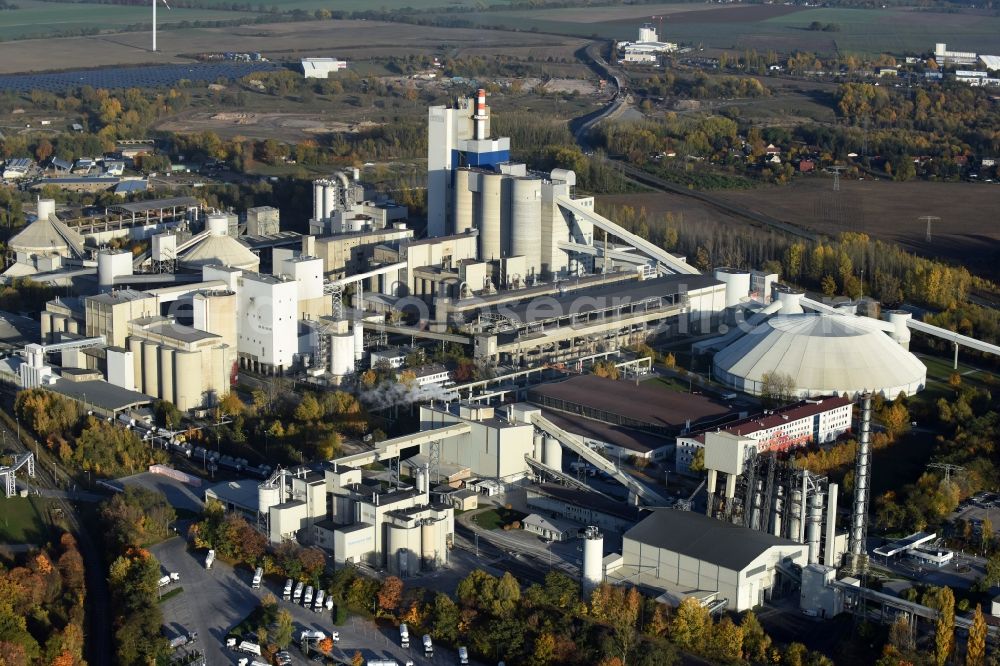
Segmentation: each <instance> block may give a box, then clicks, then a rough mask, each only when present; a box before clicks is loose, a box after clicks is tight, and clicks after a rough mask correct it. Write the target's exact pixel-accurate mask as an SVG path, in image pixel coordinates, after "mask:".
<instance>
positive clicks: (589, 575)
mask: <svg viewBox="0 0 1000 666" xmlns="http://www.w3.org/2000/svg"><path fill="white" fill-rule="evenodd" d="M603 582H604V535H603V534H601V530H599V529H598V528H597V527H595V526H593V525H591V526H590V527H587V528H586V529H585V530H584V531H583V587H584V589H586V590H592V589H593V588H595V587H597V586H598V585H600V584H601V583H603Z"/></svg>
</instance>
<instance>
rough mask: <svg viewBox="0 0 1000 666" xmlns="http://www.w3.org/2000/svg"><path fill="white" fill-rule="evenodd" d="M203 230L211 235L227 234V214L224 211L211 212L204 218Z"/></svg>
mask: <svg viewBox="0 0 1000 666" xmlns="http://www.w3.org/2000/svg"><path fill="white" fill-rule="evenodd" d="M205 231H207V232H208V233H209V234H211V235H212V236H228V235H229V216H228V215H226V214H225V213H212V214H211V215H209V216H208V218H207V219H206V220H205Z"/></svg>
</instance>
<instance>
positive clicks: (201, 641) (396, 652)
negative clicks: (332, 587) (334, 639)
mask: <svg viewBox="0 0 1000 666" xmlns="http://www.w3.org/2000/svg"><path fill="white" fill-rule="evenodd" d="M152 551H153V554H154V555H156V557H157V558H158V559H159V560H160V564H161V566H162V567H163V569H164V570H165V571H166V572H176V573H179V574H180V581H178V582H177V583H172V584H171V585H170V586H168V587H166V588H164V592H167V591H169V590H170V589H171V588H172V587H173V586H176V585H180V586H181V587H183V588H184V591H183V592H182V593H181V594H179V595H177V596H175V597H172V598H170V599H168V600H167V601H165V602H164V603H163V617H164V624H165V625H166V627H167V632H168V636H169V637H173V636H176V635H179V634H181V633H185V632H192V631H196V632H198V642H197V643H196V644H195V646H194V647H195V648H196V649H198V650H200V651H201V652H202V654H203V655H205V659H206V663H207V664H209V665H210V666H221V665H223V664H232V665H235V664H236V662H237V660H238V659H239V658H240V656H241V655H239V654H237V653H235V652H233V651H232V650H229V649H227V648H226V643H225V639H226V634H227V633H228V632H229V630H230V629H232V627H233V626H235V625H236V624H237V623H239V622H240V621H241V620H243V618H245V617H246V616H247V615H249V614H250V612H251V611H252V610H253V609H254V608H256V607H257V605H258V604H259V603H260V599H261V598H262V597H263V596H264V594H266V593H267V592H271V593H272V594H274V596H276V597H277V598H278V599H279V602H278V603H279V604H281V607H282V608H287V609H288V610H290V611H291V613H292V617H293V618H294V619H295V635H296V637H298V634H299V632H300V631H301V630H302V629H318V630H320V631H322V632H324V633H326V634H329V633H330V632H331V631H333V630H336V631H339V632H340V643H339V645H338V646H337V648H335V649H334V656H335V657H336V658H338V659H340V660H342V661H345V662H348V663H349V662H350V660H351V657H352V656H353V655H354V652H355V651H356V650H359V651H360V652H361V654H362V655H363V656H364V658H365V660H366V661H367V660H369V659H375V658H385V659H395V660H396V661H397V662H399V664H400V666H403V665H404V664H405V663H406V660H407V659H412V660H413V661H414V663H415V664H417V665H418V666H427V665H429V664H435V665H438V666H444V665H445V664H457V663H458V657H457V655H456V654H455V653H454V652H451V651H449V650H445V649H443V648H442V647H440V646H439V647H437V648H436V649H435V653H434V658H433V659H425V658H424V657H423V650H422V649H421V646H420V637H419V636H412V635H411V637H410V648H409V649H408V650H404V649H403V648H401V647H400V646H399V634H398V632H397V630H396V629H395V628H394V627H381V626H377V625H376V624H375V623H373V622H370V621H367V620H364V619H362V618H358V617H352V618H350V620H349V621H348V622H347V623H345V624H344V625H342V626H339V627H336V628H335V627H334V626H333V622H332V620H331V617H330V613H329V611H323V612H321V613H314V612H312V611H311V610H306V609H305V608H303V607H302V606H299V605H295V604H292V603H289V602H285V601H281V592H282V588H283V587H284V580H281V581H277V580H268V581H265V585H264V586H262V587H261V589H259V590H252V589H250V581H251V579H252V578H253V573H252V572H251V571H249V570H247V569H243V568H237V569H233V567H231V566H229V565H228V564H226V563H225V562H220V561H218V560H216V562H215V564H214V565H213V566H212V569H211V570H206V569H205V562H204V552H203V551H189V550H187V543H186V542H185V541H184V540H183V539H181V538H179V537H176V538H173V539H170V540H168V541H165V542H163V543H161V544H158V545H157V546H154V547H153V549H152ZM296 646H297V643H295V644H293V645H292V646H290V647H289V650H288V651H289V652H290V653H291V654H292V657H293V659H294V662H295V663H296V664H298V665H300V666H303V665H306V664H309V665H310V666H312V664H311V663H310V662H309V660H308V659H307V658H306V657H305V655H303V654H302V652H301V651H299V649H298V647H296Z"/></svg>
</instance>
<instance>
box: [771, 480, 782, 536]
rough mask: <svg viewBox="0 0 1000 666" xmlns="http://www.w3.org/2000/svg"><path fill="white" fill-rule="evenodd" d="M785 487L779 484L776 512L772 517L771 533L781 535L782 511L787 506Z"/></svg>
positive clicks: (775, 504)
mask: <svg viewBox="0 0 1000 666" xmlns="http://www.w3.org/2000/svg"><path fill="white" fill-rule="evenodd" d="M784 493H785V489H784V488H783V487H781V486H778V490H777V492H776V493H775V497H774V514H773V515H772V517H771V534H773V535H774V536H776V537H780V536H781V535H782V533H781V512H782V509H784V508H785V495H784Z"/></svg>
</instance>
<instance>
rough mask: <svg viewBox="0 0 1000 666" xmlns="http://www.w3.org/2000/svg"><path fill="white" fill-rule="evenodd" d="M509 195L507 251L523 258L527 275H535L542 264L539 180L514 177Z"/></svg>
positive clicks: (540, 189)
mask: <svg viewBox="0 0 1000 666" xmlns="http://www.w3.org/2000/svg"><path fill="white" fill-rule="evenodd" d="M510 196H511V207H510V217H511V228H510V241H511V248H510V251H511V254H512V255H514V256H522V257H524V258H525V263H527V265H528V273H529V274H536V273H538V272H539V271H541V263H542V181H541V180H539V179H537V178H515V179H514V180H513V186H512V187H511V195H510Z"/></svg>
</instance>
